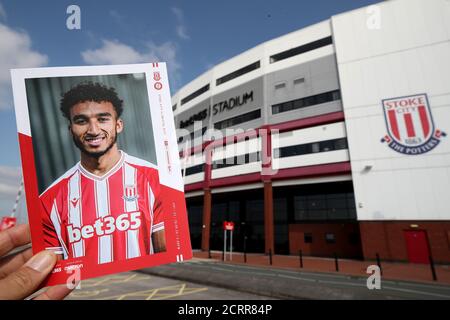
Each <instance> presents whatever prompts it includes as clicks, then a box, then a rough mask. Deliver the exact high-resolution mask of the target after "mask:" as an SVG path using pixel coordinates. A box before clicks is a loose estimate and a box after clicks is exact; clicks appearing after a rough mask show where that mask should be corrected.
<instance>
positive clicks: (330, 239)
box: [325, 233, 336, 244]
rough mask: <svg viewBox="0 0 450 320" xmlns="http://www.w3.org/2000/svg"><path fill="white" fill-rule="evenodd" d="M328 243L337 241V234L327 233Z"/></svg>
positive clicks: (326, 239) (326, 240)
mask: <svg viewBox="0 0 450 320" xmlns="http://www.w3.org/2000/svg"><path fill="white" fill-rule="evenodd" d="M325 242H326V243H330V244H331V243H336V235H335V234H334V233H325Z"/></svg>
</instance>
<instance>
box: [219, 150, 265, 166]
mask: <svg viewBox="0 0 450 320" xmlns="http://www.w3.org/2000/svg"><path fill="white" fill-rule="evenodd" d="M257 161H260V152H259V151H258V152H253V153H247V154H242V155H239V156H234V157H231V158H226V159H220V160H216V161H214V162H213V164H212V169H222V168H227V167H232V166H236V165H240V164H248V163H252V162H257Z"/></svg>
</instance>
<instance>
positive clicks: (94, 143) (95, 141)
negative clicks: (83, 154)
mask: <svg viewBox="0 0 450 320" xmlns="http://www.w3.org/2000/svg"><path fill="white" fill-rule="evenodd" d="M105 139H106V137H87V138H85V139H84V140H85V141H86V142H87V143H88V145H89V146H90V147H98V146H99V145H100V144H101V143H102V141H103V140H105Z"/></svg>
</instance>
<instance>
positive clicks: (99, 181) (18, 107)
mask: <svg viewBox="0 0 450 320" xmlns="http://www.w3.org/2000/svg"><path fill="white" fill-rule="evenodd" d="M11 74H12V84H13V91H14V105H15V111H16V119H17V128H18V135H19V144H20V151H21V158H22V166H23V172H24V178H25V180H24V183H25V189H26V202H27V211H28V216H29V223H30V230H31V236H32V247H33V252H34V253H37V252H39V251H42V250H52V251H54V252H55V254H56V255H57V256H58V262H57V264H56V266H55V268H54V270H53V272H52V274H51V276H49V278H48V279H47V282H46V283H45V285H54V284H61V283H67V282H68V281H70V279H73V275H74V273H75V272H76V273H78V277H77V279H79V280H83V279H87V278H92V277H98V276H102V275H107V274H112V273H117V272H124V271H128V270H135V269H141V268H147V267H151V266H156V265H161V264H166V263H172V262H180V261H184V260H188V259H190V258H191V257H192V249H191V243H190V236H189V228H188V220H187V212H186V204H185V198H184V191H183V190H184V185H183V180H182V177H181V169H180V163H179V157H178V149H177V142H176V135H175V124H174V120H173V119H174V118H173V113H172V107H171V101H170V92H169V83H168V79H167V70H166V65H165V63H150V64H133V65H117V66H94V67H62V68H36V69H15V70H12V72H11Z"/></svg>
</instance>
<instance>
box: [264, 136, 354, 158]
mask: <svg viewBox="0 0 450 320" xmlns="http://www.w3.org/2000/svg"><path fill="white" fill-rule="evenodd" d="M342 149H347V138H339V139H333V140H325V141H318V142H312V143H305V144H298V145H295V146H287V147H282V148H277V149H274V152H273V157H274V158H286V157H293V156H301V155H305V154H309V153H318V152H328V151H336V150H342Z"/></svg>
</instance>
